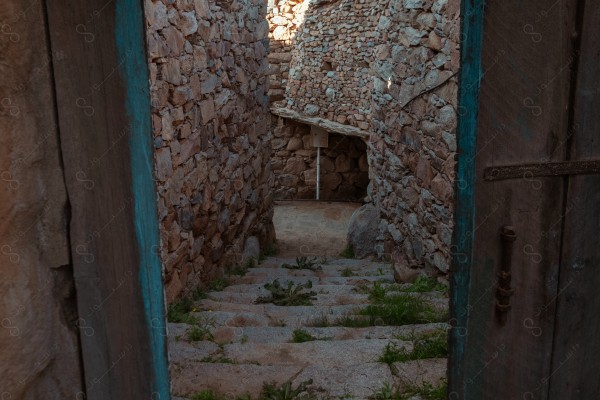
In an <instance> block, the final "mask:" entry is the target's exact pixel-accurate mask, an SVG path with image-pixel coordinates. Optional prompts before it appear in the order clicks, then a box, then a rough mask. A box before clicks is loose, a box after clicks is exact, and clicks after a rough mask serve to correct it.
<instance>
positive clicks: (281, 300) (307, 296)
mask: <svg viewBox="0 0 600 400" xmlns="http://www.w3.org/2000/svg"><path fill="white" fill-rule="evenodd" d="M264 287H265V289H267V290H268V291H269V292H271V294H270V295H269V296H260V297H259V298H258V299H256V301H255V303H257V304H259V303H273V304H275V305H276V306H310V305H311V304H312V300H315V296H316V295H317V293H316V292H314V291H312V290H311V291H310V292H306V291H304V289H310V288H312V281H308V282H306V283H304V284H302V283H299V284H297V285H296V284H294V282H291V281H287V287H284V286H281V284H280V283H279V280H278V279H275V280H274V281H273V282H271V283H267V284H265V286H264Z"/></svg>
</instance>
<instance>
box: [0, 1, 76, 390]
mask: <svg viewBox="0 0 600 400" xmlns="http://www.w3.org/2000/svg"><path fill="white" fill-rule="evenodd" d="M0 21H3V23H5V25H3V26H4V28H3V29H5V32H7V33H8V35H5V37H3V38H0V53H1V54H2V56H3V60H4V61H3V62H2V63H0V74H1V75H2V80H0V99H2V104H1V105H0V126H1V127H2V134H1V135H0V178H1V179H0V215H2V223H1V224H0V250H1V251H0V265H1V266H2V268H0V293H2V296H0V321H2V325H1V328H0V355H1V356H0V358H1V360H2V361H1V362H0V399H20V400H21V399H22V400H34V399H48V400H59V399H76V398H82V396H83V393H82V390H83V389H82V382H81V365H80V358H79V341H78V335H79V330H78V328H77V325H76V324H77V321H78V319H77V306H76V300H75V289H74V284H73V269H72V266H71V261H70V255H69V243H68V230H67V227H68V225H69V214H70V213H69V207H68V200H67V193H66V188H65V184H64V178H63V171H62V167H61V157H60V144H59V141H58V131H57V128H56V124H57V121H56V118H55V110H56V108H55V107H56V106H55V103H54V93H53V84H54V83H53V79H52V75H51V63H55V65H57V63H59V62H64V58H63V59H61V57H60V54H52V53H51V52H50V50H49V47H48V43H47V39H46V29H47V27H46V23H45V15H44V4H43V3H41V2H35V3H29V4H27V3H24V2H22V1H18V0H8V1H6V2H3V3H2V7H0ZM51 54H52V57H53V59H52V60H51V59H50V57H51Z"/></svg>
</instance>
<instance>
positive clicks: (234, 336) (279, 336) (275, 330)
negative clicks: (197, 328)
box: [169, 323, 448, 343]
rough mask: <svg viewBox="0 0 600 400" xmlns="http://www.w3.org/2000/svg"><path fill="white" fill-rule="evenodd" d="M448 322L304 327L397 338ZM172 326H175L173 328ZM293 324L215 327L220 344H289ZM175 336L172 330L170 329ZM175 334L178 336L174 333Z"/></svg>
mask: <svg viewBox="0 0 600 400" xmlns="http://www.w3.org/2000/svg"><path fill="white" fill-rule="evenodd" d="M447 327H448V326H447V324H445V323H433V324H418V325H404V326H371V327H367V328H346V327H342V326H332V327H325V328H315V327H302V328H301V329H302V330H303V331H306V332H308V333H309V334H311V335H312V336H314V337H316V338H322V339H331V340H351V339H354V340H356V339H388V340H389V339H394V338H397V337H407V336H410V335H421V334H425V333H429V332H434V331H438V330H442V329H447ZM170 329H171V328H170ZM296 329H298V328H296V327H291V326H281V327H279V326H271V327H244V328H241V327H227V326H222V327H217V328H214V329H213V330H212V334H213V336H214V341H215V342H216V343H233V342H235V343H241V342H244V343H288V342H291V341H292V338H293V335H294V330H296ZM169 335H170V336H171V332H169ZM173 337H174V336H173Z"/></svg>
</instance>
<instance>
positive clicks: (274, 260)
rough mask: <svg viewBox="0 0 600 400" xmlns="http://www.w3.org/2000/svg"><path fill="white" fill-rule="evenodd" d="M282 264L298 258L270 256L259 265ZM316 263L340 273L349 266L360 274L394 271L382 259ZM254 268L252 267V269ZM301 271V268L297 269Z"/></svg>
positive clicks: (278, 266)
mask: <svg viewBox="0 0 600 400" xmlns="http://www.w3.org/2000/svg"><path fill="white" fill-rule="evenodd" d="M282 264H291V265H295V264H296V259H294V258H278V257H269V258H267V259H266V260H264V261H262V262H261V263H260V264H259V265H258V267H260V268H271V269H278V268H281V265H282ZM316 265H319V266H321V268H322V270H323V271H325V272H327V273H331V274H335V273H337V274H338V275H340V274H341V271H342V270H344V269H346V268H349V269H351V270H354V271H355V272H356V273H357V274H358V275H364V274H368V275H379V274H380V273H381V272H385V273H389V272H393V269H392V264H391V263H385V262H382V261H369V260H362V259H350V258H337V259H328V260H327V261H326V262H322V259H321V258H320V257H317V259H316ZM250 270H252V269H250ZM296 271H300V270H296Z"/></svg>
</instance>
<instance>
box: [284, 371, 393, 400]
mask: <svg viewBox="0 0 600 400" xmlns="http://www.w3.org/2000/svg"><path fill="white" fill-rule="evenodd" d="M308 379H313V384H312V385H311V388H312V389H313V390H316V391H317V393H318V392H321V393H326V394H327V395H329V396H332V397H333V398H346V397H345V396H351V397H350V398H352V399H367V398H368V397H369V396H372V395H373V394H374V393H375V392H377V391H378V390H379V389H381V388H382V387H383V386H384V385H385V384H386V383H390V382H392V381H393V377H392V373H391V372H390V369H389V368H388V366H387V365H386V364H382V363H364V364H360V365H348V366H346V365H333V366H326V367H323V366H320V365H309V366H308V367H306V368H305V369H304V370H303V371H302V372H301V373H300V374H299V375H298V376H297V377H296V378H295V379H294V381H293V383H294V385H298V384H300V383H302V382H304V381H306V380H308ZM319 389H320V390H319Z"/></svg>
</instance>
